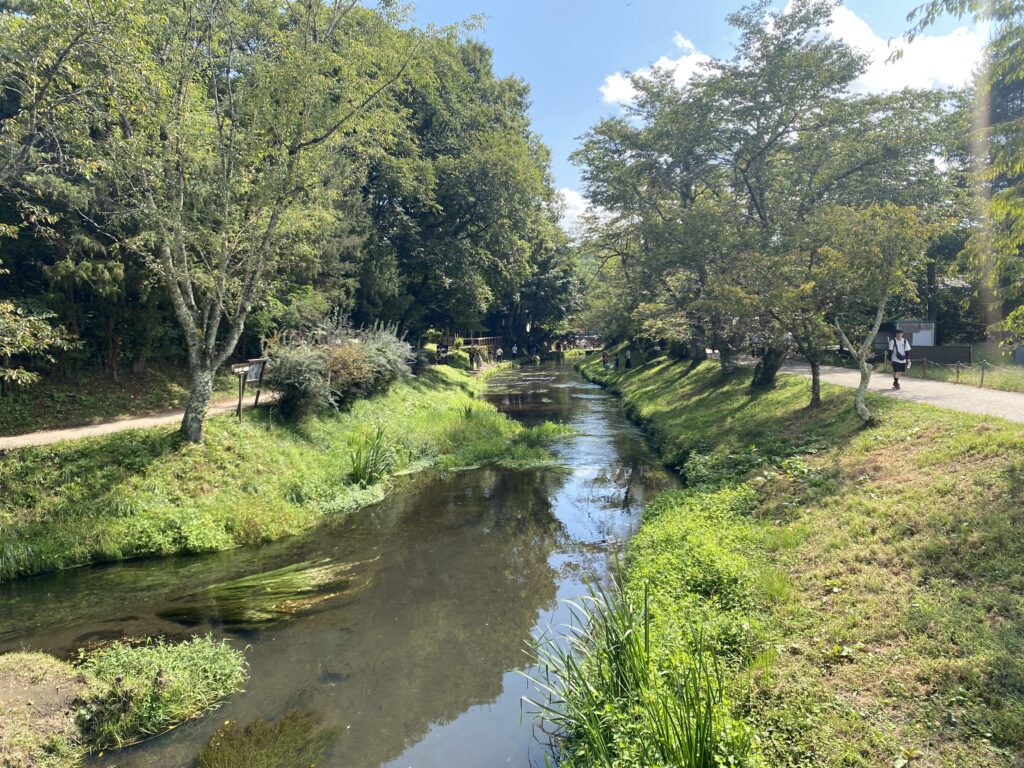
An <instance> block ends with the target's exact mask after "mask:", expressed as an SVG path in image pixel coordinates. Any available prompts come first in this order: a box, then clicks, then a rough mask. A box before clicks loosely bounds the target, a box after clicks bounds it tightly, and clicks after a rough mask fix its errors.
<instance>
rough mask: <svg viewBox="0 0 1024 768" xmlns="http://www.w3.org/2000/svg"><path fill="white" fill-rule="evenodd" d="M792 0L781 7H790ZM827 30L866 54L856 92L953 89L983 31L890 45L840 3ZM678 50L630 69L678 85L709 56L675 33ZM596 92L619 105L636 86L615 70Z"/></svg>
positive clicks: (963, 78) (966, 73) (963, 79)
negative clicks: (666, 75) (661, 75)
mask: <svg viewBox="0 0 1024 768" xmlns="http://www.w3.org/2000/svg"><path fill="white" fill-rule="evenodd" d="M791 5H792V0H790V2H789V4H787V6H786V10H785V12H788V11H789V10H790V7H791ZM829 32H830V33H831V34H832V35H833V36H834V37H836V38H839V39H842V40H845V41H846V42H847V43H849V44H850V45H852V46H854V47H855V48H857V49H859V50H861V51H863V52H864V53H867V54H868V55H869V56H870V57H871V61H870V63H869V64H868V67H867V70H866V71H865V72H864V74H863V75H861V77H860V78H858V79H857V80H856V81H855V82H854V83H853V84H852V90H854V91H856V92H858V93H883V92H886V91H897V90H899V89H901V88H908V87H909V88H959V87H961V86H964V85H966V84H967V83H968V82H970V79H971V74H972V72H973V71H974V69H975V67H976V66H977V65H978V63H979V62H980V61H981V56H982V52H983V50H984V47H985V39H986V35H985V32H984V30H980V29H973V30H972V29H968V28H967V27H958V28H957V29H954V30H953V31H952V32H950V33H948V34H945V35H921V36H919V37H917V38H916V39H915V40H914V42H912V43H907V42H905V41H903V40H896V41H894V42H893V43H892V44H891V45H890V43H889V41H888V40H886V39H885V38H883V37H881V36H879V35H878V34H877V33H876V32H875V31H874V30H873V29H872V28H871V25H870V24H868V23H867V22H866V21H865V20H864V19H862V18H861V17H860V16H858V15H857V14H856V13H854V12H853V11H851V10H850V9H849V8H847V7H845V6H842V5H840V6H838V7H837V8H836V9H835V12H834V14H833V18H832V24H831V26H830V27H829ZM672 42H673V44H674V45H675V47H676V48H677V49H678V50H679V51H680V52H681V55H679V56H678V57H676V58H673V57H671V56H662V57H661V58H660V59H658V60H657V61H656V62H654V64H653V65H651V66H650V67H647V68H645V69H639V70H637V71H636V72H635V73H634V74H636V75H639V76H640V77H644V76H648V75H650V73H651V72H652V71H653V70H662V71H667V72H672V73H673V79H674V81H675V83H676V85H678V86H683V85H685V84H686V83H687V82H689V80H690V79H691V78H692V77H693V76H694V75H695V74H696V73H697V72H699V71H700V69H701V67H702V65H703V64H704V63H706V62H708V61H710V60H711V57H710V56H708V55H707V54H705V53H702V52H701V51H699V50H697V47H696V46H695V45H694V44H693V43H692V42H691V41H690V40H688V39H687V38H686V37H684V36H683V35H682V34H681V33H679V32H676V33H675V35H674V36H673V38H672ZM897 49H902V51H903V56H902V57H901V58H899V59H897V60H896V61H892V62H890V61H889V57H890V56H891V55H892V53H893V51H895V50H897ZM601 97H602V99H603V100H604V102H605V103H606V104H618V105H620V106H624V105H626V104H629V103H630V102H632V101H633V100H634V99H635V98H636V89H635V88H633V84H632V82H631V81H630V75H629V73H623V72H615V73H614V74H611V75H608V77H606V78H605V79H604V83H602V84H601Z"/></svg>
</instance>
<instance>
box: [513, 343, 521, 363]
mask: <svg viewBox="0 0 1024 768" xmlns="http://www.w3.org/2000/svg"><path fill="white" fill-rule="evenodd" d="M518 356H519V345H518V344H513V345H512V359H513V360H515V359H516V357H518Z"/></svg>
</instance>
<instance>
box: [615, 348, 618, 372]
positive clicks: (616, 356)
mask: <svg viewBox="0 0 1024 768" xmlns="http://www.w3.org/2000/svg"><path fill="white" fill-rule="evenodd" d="M615 370H616V371H617V370H619V353H618V352H616V353H615Z"/></svg>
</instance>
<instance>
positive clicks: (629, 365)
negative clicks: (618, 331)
mask: <svg viewBox="0 0 1024 768" xmlns="http://www.w3.org/2000/svg"><path fill="white" fill-rule="evenodd" d="M626 367H627V368H632V367H633V353H632V352H631V351H630V350H628V349H627V350H626Z"/></svg>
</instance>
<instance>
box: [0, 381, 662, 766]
mask: <svg viewBox="0 0 1024 768" xmlns="http://www.w3.org/2000/svg"><path fill="white" fill-rule="evenodd" d="M486 397H487V399H488V400H490V401H491V402H492V403H494V404H495V405H496V406H497V407H498V408H500V409H501V410H503V411H504V412H505V413H507V414H508V415H509V416H510V417H512V418H515V419H518V420H520V421H522V422H524V423H526V424H528V425H532V424H536V423H539V422H542V421H545V420H552V421H560V422H565V423H568V424H570V425H572V427H573V428H574V430H575V433H574V434H573V435H572V436H570V437H567V438H564V439H561V440H558V441H556V442H555V443H554V444H553V445H552V446H551V450H552V452H553V453H554V454H555V455H556V457H557V462H558V466H555V467H545V468H542V469H534V470H526V471H512V470H504V469H493V468H482V469H473V470H466V471H461V472H452V473H447V474H441V473H424V474H423V475H420V476H417V477H415V478H410V479H408V480H406V481H403V482H402V483H400V485H399V487H398V488H397V489H396V490H395V491H394V492H393V493H392V494H391V495H390V496H389V497H388V498H387V499H386V500H385V501H383V502H382V503H380V504H378V505H376V506H375V507H372V508H370V509H368V510H363V511H361V512H357V513H354V514H352V515H349V516H347V517H346V518H344V519H342V520H340V521H336V522H333V523H328V524H324V525H322V526H320V527H319V528H317V529H315V530H313V531H310V532H309V533H307V534H305V535H302V536H298V537H293V538H290V539H287V540H284V541H280V542H277V543H274V544H270V545H266V546H262V547H253V548H245V549H238V550H233V551H229V552H223V553H218V554H213V555H203V556H195V557H177V558H167V559H163V560H148V561H140V562H129V563H120V564H114V565H106V566H96V567H89V568H79V569H75V570H69V571H64V572H60V573H56V574H51V575H47V576H41V577H37V578H32V579H26V580H22V581H18V582H15V583H12V584H6V585H0V651H7V650H16V649H23V648H24V649H31V650H43V651H48V652H50V653H54V654H56V655H58V656H62V657H65V658H68V657H71V656H73V655H74V653H75V651H76V649H77V648H80V647H83V646H88V645H89V644H92V643H97V642H101V641H103V640H107V639H110V638H120V637H123V636H126V635H127V636H129V637H143V636H149V635H164V636H166V637H168V638H172V639H184V638H187V637H190V636H191V635H193V634H203V633H207V632H209V633H212V634H213V635H214V636H216V637H223V638H227V639H228V641H229V642H230V643H231V644H232V645H234V646H235V647H238V648H245V649H247V650H246V658H247V660H248V663H249V667H250V670H249V671H250V678H249V680H248V682H247V684H246V686H245V691H244V692H242V693H239V694H237V695H236V696H234V697H233V698H232V699H231V700H230V701H229V702H228V703H227V704H225V705H224V706H223V707H221V708H220V709H219V710H217V711H216V712H215V713H214V714H212V715H211V716H209V717H206V718H205V719H203V720H200V721H195V722H192V723H188V724H185V725H183V726H180V727H178V728H176V729H174V730H173V731H171V732H169V733H167V734H164V735H162V736H159V737H158V738H154V739H151V740H149V741H146V742H144V743H142V744H139V745H137V746H134V747H131V748H128V749H125V750H121V751H119V752H108V753H107V754H106V755H104V756H103V757H94V758H91V760H90V761H89V765H90V766H118V767H119V768H136V767H142V766H146V767H153V768H184V767H186V766H193V765H195V760H196V755H197V753H198V752H199V750H200V749H201V748H202V746H203V745H204V744H206V743H207V741H209V739H210V738H211V736H212V735H213V734H214V732H215V731H216V730H217V729H218V728H219V727H220V726H221V725H223V723H224V721H225V720H230V721H232V722H236V723H249V722H251V721H253V720H255V719H263V720H267V721H276V720H278V719H280V718H282V717H284V716H286V715H287V714H288V713H291V712H294V711H296V710H298V711H300V712H303V713H309V714H311V715H312V716H313V718H314V719H315V721H316V722H317V723H318V731H317V733H316V734H314V735H310V738H314V737H315V738H320V739H322V740H323V743H324V745H325V750H326V751H325V756H324V759H323V760H322V761H321V762H320V763H319V764H320V765H322V766H337V767H339V768H341V767H345V768H349V767H351V768H377V767H378V766H387V767H388V768H441V767H442V766H444V767H445V768H447V767H448V766H460V767H461V768H474V767H476V766H480V767H481V768H483V767H484V766H487V767H491V766H500V765H511V766H517V767H519V768H527V767H528V766H531V765H543V763H544V754H545V746H544V741H543V737H542V735H541V734H539V732H538V730H537V726H536V724H535V723H534V722H533V719H532V717H531V713H530V708H529V707H528V706H526V705H524V704H522V697H523V696H531V695H532V696H534V697H538V696H540V694H539V693H538V692H536V691H532V690H531V685H530V683H529V682H528V680H527V678H526V677H525V676H524V675H523V674H522V671H523V670H525V669H527V666H528V664H529V658H528V656H527V655H526V653H525V652H524V648H525V645H526V642H527V640H528V639H529V638H530V636H531V635H532V634H536V633H539V632H543V631H545V630H546V629H547V628H548V627H552V628H553V629H554V631H560V629H559V627H560V625H563V624H565V623H566V622H567V621H568V618H569V613H568V608H567V607H566V606H565V605H564V603H563V602H562V601H565V600H571V599H574V598H577V597H579V596H580V595H582V594H585V593H586V581H587V580H589V579H592V578H594V577H595V576H596V577H603V576H606V575H607V573H608V570H609V568H610V567H611V566H612V563H613V562H614V556H615V554H616V553H617V552H618V551H620V550H621V545H622V543H623V542H625V541H626V540H627V539H628V538H629V536H630V534H631V533H632V532H633V530H634V529H635V526H636V525H637V523H638V521H639V515H640V511H641V509H642V508H643V505H644V503H645V502H646V501H648V500H650V498H651V497H652V496H653V494H655V493H656V492H657V491H659V490H661V489H664V488H666V487H672V486H673V485H674V480H673V478H672V477H671V476H669V475H668V474H667V473H666V472H665V471H664V470H663V469H662V468H661V466H660V463H659V461H658V459H657V457H656V456H655V455H654V453H653V452H652V451H651V450H650V448H649V447H648V446H647V445H646V444H645V442H644V440H643V437H642V435H641V434H640V432H639V430H638V429H637V428H636V427H635V426H633V425H632V424H630V423H629V422H628V421H627V419H626V417H625V415H624V414H623V412H622V410H621V408H620V407H619V404H618V403H617V401H616V400H615V399H614V398H613V397H611V396H610V395H607V394H606V393H604V392H603V391H602V390H601V389H600V388H598V387H597V386H596V385H592V384H589V383H587V382H585V381H583V380H582V379H581V378H580V376H579V375H578V374H577V373H576V372H575V371H573V370H572V368H571V367H569V366H568V365H545V366H539V367H537V366H534V367H524V368H517V369H513V370H510V371H506V372H502V373H500V374H498V375H496V376H494V377H492V378H491V379H490V381H489V388H488V393H487V395H486Z"/></svg>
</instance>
